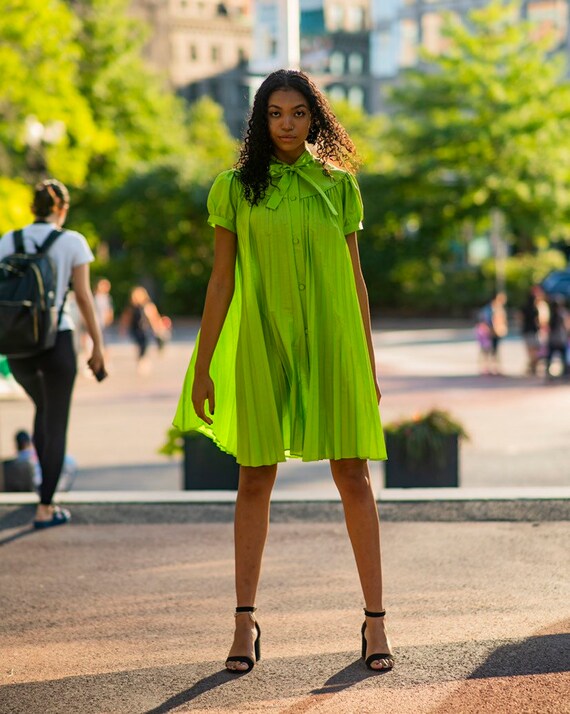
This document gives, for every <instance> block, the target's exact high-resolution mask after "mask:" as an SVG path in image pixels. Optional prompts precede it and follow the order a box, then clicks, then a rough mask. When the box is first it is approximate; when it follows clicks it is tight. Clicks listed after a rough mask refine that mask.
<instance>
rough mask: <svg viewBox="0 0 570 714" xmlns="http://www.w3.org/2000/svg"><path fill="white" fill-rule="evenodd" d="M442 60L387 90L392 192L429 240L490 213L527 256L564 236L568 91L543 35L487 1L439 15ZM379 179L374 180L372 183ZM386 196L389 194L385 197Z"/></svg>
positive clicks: (569, 153) (569, 176) (569, 149)
mask: <svg viewBox="0 0 570 714" xmlns="http://www.w3.org/2000/svg"><path fill="white" fill-rule="evenodd" d="M444 35H445V37H446V38H447V41H448V48H447V51H446V52H445V53H444V54H441V55H437V56H435V55H430V54H428V53H424V55H423V60H424V62H423V66H422V68H421V69H414V70H410V71H409V72H408V73H407V74H406V76H405V79H404V81H403V83H402V85H401V86H399V87H398V88H396V89H395V91H394V92H393V96H392V99H393V104H394V107H395V112H394V115H393V119H394V121H393V136H394V139H395V140H396V144H397V145H398V146H399V152H398V153H399V157H398V159H399V160H398V163H397V167H398V171H397V174H396V175H394V176H392V177H391V179H392V181H391V187H392V188H393V189H395V191H397V193H398V195H399V196H400V197H401V198H400V205H401V206H402V207H404V208H405V211H406V213H407V214H415V216H416V218H417V221H418V223H419V231H420V232H427V233H429V234H430V235H431V238H432V239H436V240H437V238H438V237H439V236H445V235H448V236H449V234H450V232H453V231H456V229H457V225H458V224H459V223H461V222H462V221H463V220H465V219H469V220H472V221H473V220H475V221H477V220H481V219H485V218H486V217H487V216H488V214H489V211H490V210H491V209H493V208H499V209H500V210H501V211H502V213H503V214H504V216H505V217H506V219H507V223H508V227H509V228H510V231H511V233H512V237H513V242H514V243H515V244H516V246H517V247H518V248H519V249H523V250H528V249H530V248H531V247H532V246H533V244H534V243H535V242H536V241H537V240H539V239H540V238H541V237H542V236H549V235H552V233H555V234H560V233H562V232H564V231H565V230H566V226H567V223H568V215H569V213H568V212H569V209H570V172H569V169H568V167H569V165H570V161H569V160H570V143H569V142H568V138H567V137H568V131H569V128H570V85H569V84H568V82H567V81H566V80H565V79H564V77H563V65H562V63H561V61H559V60H556V59H552V58H551V57H549V50H550V49H551V46H552V38H549V37H546V36H543V37H540V36H539V34H538V32H537V30H536V28H534V27H533V26H532V25H531V24H529V23H528V22H522V21H521V20H520V14H519V10H518V8H517V6H515V5H512V4H511V5H507V6H505V5H503V4H502V3H500V2H494V3H492V4H490V5H489V6H487V7H485V8H483V9H479V10H476V11H473V12H471V13H470V15H469V18H468V22H465V21H462V20H460V19H458V18H456V17H454V16H448V18H447V20H446V23H445V26H444ZM381 183H382V181H381ZM391 195H392V197H394V194H393V193H392V194H391Z"/></svg>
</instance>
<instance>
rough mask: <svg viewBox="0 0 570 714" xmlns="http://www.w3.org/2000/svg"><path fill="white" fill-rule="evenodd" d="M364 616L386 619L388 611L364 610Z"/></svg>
mask: <svg viewBox="0 0 570 714" xmlns="http://www.w3.org/2000/svg"><path fill="white" fill-rule="evenodd" d="M364 614H365V615H366V617H384V615H385V614H386V610H381V611H380V612H371V611H370V610H367V609H366V608H364Z"/></svg>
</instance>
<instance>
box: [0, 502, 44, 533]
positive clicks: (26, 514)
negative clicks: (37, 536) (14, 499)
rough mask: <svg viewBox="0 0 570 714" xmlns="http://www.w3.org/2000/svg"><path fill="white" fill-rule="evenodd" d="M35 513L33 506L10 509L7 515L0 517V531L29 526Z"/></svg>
mask: <svg viewBox="0 0 570 714" xmlns="http://www.w3.org/2000/svg"><path fill="white" fill-rule="evenodd" d="M35 512H36V507H35V506H34V505H30V506H20V507H19V508H12V507H10V510H9V511H8V513H4V514H3V515H0V531H7V530H9V529H11V528H19V527H20V526H28V525H30V523H31V522H32V520H33V518H34V513H35Z"/></svg>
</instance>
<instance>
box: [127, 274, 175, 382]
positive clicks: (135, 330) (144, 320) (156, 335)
mask: <svg viewBox="0 0 570 714" xmlns="http://www.w3.org/2000/svg"><path fill="white" fill-rule="evenodd" d="M119 328H120V331H121V333H123V334H125V333H127V334H128V335H129V336H130V337H131V339H132V340H133V342H134V343H135V344H136V346H137V372H138V373H139V374H148V373H149V372H150V361H149V359H148V355H147V351H148V346H149V344H150V342H151V341H152V340H154V341H156V343H157V345H158V348H159V349H162V347H163V346H164V340H163V337H162V335H163V331H164V323H163V319H162V317H161V315H160V313H159V311H158V308H157V307H156V305H155V304H154V302H153V301H152V299H151V297H150V295H149V294H148V291H147V290H146V288H143V287H142V286H141V285H137V286H136V287H134V288H133V289H132V290H131V294H130V299H129V304H128V305H127V307H126V308H125V310H124V311H123V314H122V315H121V319H120V323H119Z"/></svg>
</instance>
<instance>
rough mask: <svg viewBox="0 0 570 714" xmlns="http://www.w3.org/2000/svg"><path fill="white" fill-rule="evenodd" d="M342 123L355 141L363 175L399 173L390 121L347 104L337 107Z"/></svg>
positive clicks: (336, 110)
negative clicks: (390, 131)
mask: <svg viewBox="0 0 570 714" xmlns="http://www.w3.org/2000/svg"><path fill="white" fill-rule="evenodd" d="M333 110H334V113H335V115H336V116H337V118H338V120H339V121H340V123H341V124H342V125H343V126H344V128H345V129H346V130H347V132H348V133H349V135H350V137H351V138H352V140H353V141H354V144H355V146H356V151H357V154H358V157H359V159H360V162H361V165H360V171H361V173H363V174H384V173H386V172H387V171H393V170H394V169H395V158H394V154H393V152H392V151H391V149H390V137H389V134H388V130H389V127H390V120H389V118H388V117H387V116H385V115H380V114H377V115H375V116H371V115H370V114H367V113H366V112H365V111H364V110H363V109H360V108H358V107H354V106H352V105H351V104H350V103H349V102H347V101H345V100H344V101H337V102H334V103H333Z"/></svg>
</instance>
